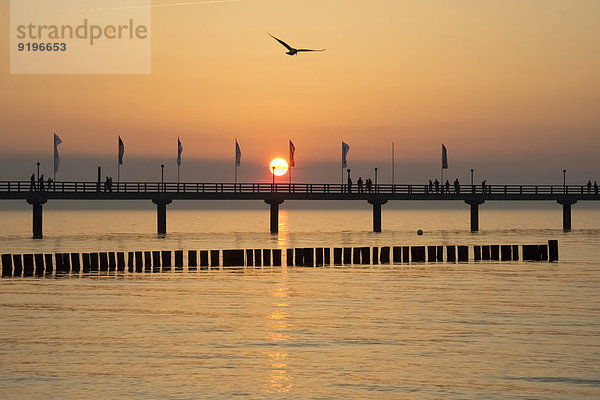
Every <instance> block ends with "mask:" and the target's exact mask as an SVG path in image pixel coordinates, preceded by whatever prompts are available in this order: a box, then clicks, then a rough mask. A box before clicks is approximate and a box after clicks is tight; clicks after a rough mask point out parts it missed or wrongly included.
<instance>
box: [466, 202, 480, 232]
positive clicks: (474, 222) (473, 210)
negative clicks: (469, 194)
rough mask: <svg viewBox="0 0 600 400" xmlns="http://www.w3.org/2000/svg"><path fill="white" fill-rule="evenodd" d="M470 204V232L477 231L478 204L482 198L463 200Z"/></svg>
mask: <svg viewBox="0 0 600 400" xmlns="http://www.w3.org/2000/svg"><path fill="white" fill-rule="evenodd" d="M465 203H467V204H468V205H470V206H471V232H479V205H480V204H483V203H484V201H483V200H465Z"/></svg>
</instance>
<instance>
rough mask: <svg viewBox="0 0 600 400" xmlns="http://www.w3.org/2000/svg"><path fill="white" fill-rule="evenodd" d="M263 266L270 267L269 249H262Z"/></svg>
mask: <svg viewBox="0 0 600 400" xmlns="http://www.w3.org/2000/svg"><path fill="white" fill-rule="evenodd" d="M262 252H263V254H262V255H263V257H262V258H263V266H265V267H270V266H271V249H263V251H262Z"/></svg>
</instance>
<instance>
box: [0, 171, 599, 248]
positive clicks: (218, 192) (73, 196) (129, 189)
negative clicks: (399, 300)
mask: <svg viewBox="0 0 600 400" xmlns="http://www.w3.org/2000/svg"><path fill="white" fill-rule="evenodd" d="M36 183H37V182H36ZM0 200H25V201H27V203H29V204H31V205H32V208H33V237H34V238H41V237H42V236H43V233H42V207H43V205H44V204H46V203H47V202H48V201H49V200H52V201H55V200H150V201H152V202H153V203H154V204H156V207H157V231H158V233H159V234H165V233H166V232H167V229H166V226H167V225H166V206H167V205H168V204H170V203H172V202H173V201H174V200H214V201H219V200H221V201H225V200H261V201H264V202H266V203H267V204H269V206H270V230H271V233H277V232H278V223H279V217H278V216H279V205H280V204H282V203H283V202H284V201H287V200H335V201H348V200H355V201H356V200H362V201H367V202H368V203H369V204H371V205H372V207H373V231H374V232H381V207H382V205H384V204H386V203H387V202H388V201H393V200H411V201H464V202H465V203H466V204H468V205H469V206H470V219H471V231H473V232H476V231H478V230H479V206H480V205H481V204H484V203H485V202H486V201H556V202H557V203H558V204H560V205H562V208H563V229H564V230H566V231H568V230H570V229H571V206H572V205H573V204H576V203H577V202H578V201H586V200H592V201H594V200H595V201H598V200H600V194H598V191H597V189H595V188H591V189H589V188H588V187H587V186H584V185H487V186H485V187H482V186H479V185H473V186H471V185H461V186H458V187H454V186H450V188H449V190H447V189H446V188H444V187H443V186H440V187H439V190H437V191H436V190H435V189H434V188H430V187H429V185H412V184H397V185H391V184H379V185H374V186H373V188H372V190H371V191H367V190H366V189H365V188H363V190H361V191H359V189H358V187H357V186H356V185H353V186H352V187H351V188H350V190H349V188H348V185H342V184H322V183H318V184H316V183H295V184H282V183H276V184H271V183H238V184H234V183H177V182H119V183H114V184H113V186H112V187H111V188H110V190H108V189H106V188H105V187H104V184H101V183H99V182H56V183H54V184H52V185H51V187H45V188H43V190H40V188H39V187H38V186H37V185H35V186H32V185H31V183H30V182H29V181H0Z"/></svg>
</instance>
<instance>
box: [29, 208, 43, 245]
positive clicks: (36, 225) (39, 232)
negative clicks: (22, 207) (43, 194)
mask: <svg viewBox="0 0 600 400" xmlns="http://www.w3.org/2000/svg"><path fill="white" fill-rule="evenodd" d="M27 203H29V204H31V205H32V206H33V238H34V239H41V238H42V237H43V236H44V234H43V229H42V206H43V205H44V204H45V203H46V200H45V199H29V200H27Z"/></svg>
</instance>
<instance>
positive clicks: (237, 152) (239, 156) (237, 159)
mask: <svg viewBox="0 0 600 400" xmlns="http://www.w3.org/2000/svg"><path fill="white" fill-rule="evenodd" d="M241 161H242V150H240V145H239V144H238V142H237V139H235V166H236V167H239V166H240V162H241Z"/></svg>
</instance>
